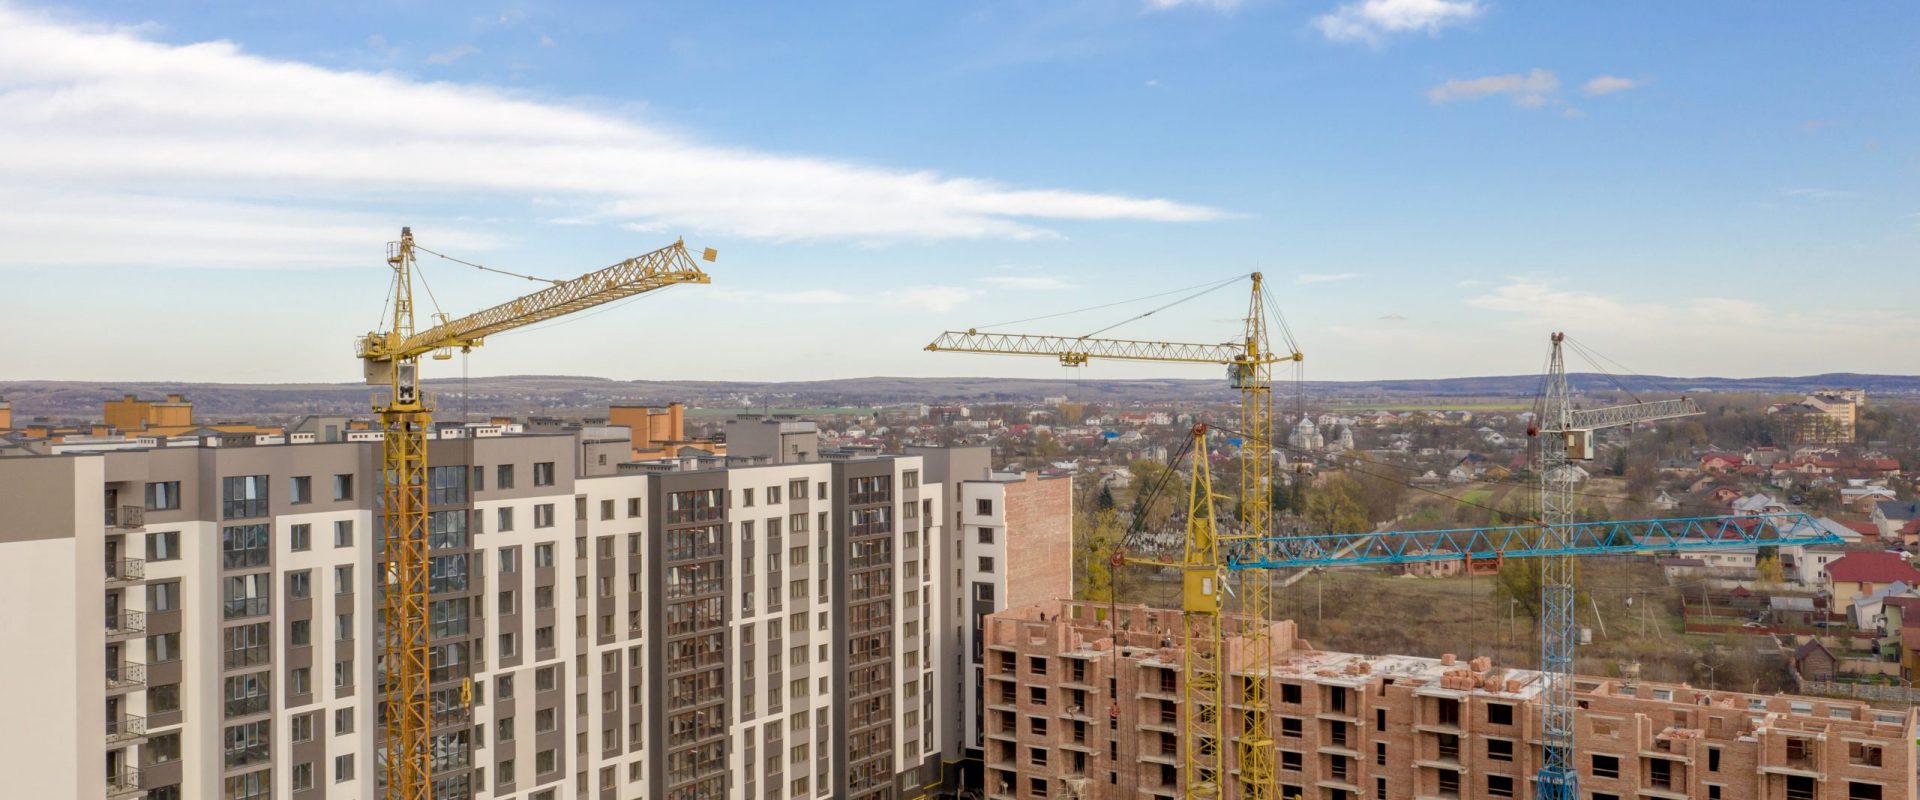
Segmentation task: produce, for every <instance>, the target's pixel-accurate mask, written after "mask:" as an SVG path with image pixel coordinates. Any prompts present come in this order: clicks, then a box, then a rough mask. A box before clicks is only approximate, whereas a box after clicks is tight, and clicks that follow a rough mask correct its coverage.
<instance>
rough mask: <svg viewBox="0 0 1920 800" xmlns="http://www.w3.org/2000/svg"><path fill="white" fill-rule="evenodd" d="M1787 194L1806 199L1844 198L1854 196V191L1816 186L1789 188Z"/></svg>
mask: <svg viewBox="0 0 1920 800" xmlns="http://www.w3.org/2000/svg"><path fill="white" fill-rule="evenodd" d="M1785 194H1786V196H1788V197H1798V198H1802V199H1806V200H1842V199H1845V198H1848V197H1852V196H1854V193H1853V192H1850V191H1847V190H1845V189H1820V188H1814V187H1807V188H1800V189H1788V190H1786V192H1785Z"/></svg>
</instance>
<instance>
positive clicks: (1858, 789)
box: [1847, 781, 1881, 800]
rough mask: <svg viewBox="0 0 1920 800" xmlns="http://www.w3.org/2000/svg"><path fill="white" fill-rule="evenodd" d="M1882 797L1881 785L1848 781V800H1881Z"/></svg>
mask: <svg viewBox="0 0 1920 800" xmlns="http://www.w3.org/2000/svg"><path fill="white" fill-rule="evenodd" d="M1880 797H1881V788H1880V784H1877V783H1861V782H1860V781H1847V800H1880Z"/></svg>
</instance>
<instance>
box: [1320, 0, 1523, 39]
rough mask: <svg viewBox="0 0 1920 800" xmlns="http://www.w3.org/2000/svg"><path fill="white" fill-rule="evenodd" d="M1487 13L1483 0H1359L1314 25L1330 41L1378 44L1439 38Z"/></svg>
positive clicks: (1342, 7) (1323, 17) (1325, 16)
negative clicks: (1404, 37)
mask: <svg viewBox="0 0 1920 800" xmlns="http://www.w3.org/2000/svg"><path fill="white" fill-rule="evenodd" d="M1484 11H1486V7H1485V6H1483V5H1481V4H1480V3H1479V0H1356V2H1350V3H1347V4H1345V5H1342V6H1340V7H1339V8H1336V9H1334V10H1333V12H1332V13H1329V14H1323V15H1321V16H1319V17H1316V18H1315V19H1314V21H1313V26H1314V27H1315V28H1317V29H1319V31H1320V35H1322V36H1325V37H1327V39H1328V40H1329V41H1335V42H1363V43H1366V44H1371V45H1378V44H1380V43H1381V42H1382V41H1384V40H1385V39H1386V37H1387V36H1390V35H1393V34H1398V33H1413V32H1425V33H1426V34H1427V35H1428V36H1437V35H1439V33H1440V30H1441V29H1442V28H1446V27H1450V26H1453V25H1458V24H1461V23H1463V22H1466V21H1468V20H1471V19H1473V18H1474V17H1478V16H1480V14H1481V13H1483V12H1484Z"/></svg>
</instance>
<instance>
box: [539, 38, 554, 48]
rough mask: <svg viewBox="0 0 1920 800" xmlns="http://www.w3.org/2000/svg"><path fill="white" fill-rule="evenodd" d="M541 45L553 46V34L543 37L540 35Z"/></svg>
mask: <svg viewBox="0 0 1920 800" xmlns="http://www.w3.org/2000/svg"><path fill="white" fill-rule="evenodd" d="M540 46H541V47H552V46H553V37H551V36H542V37H540Z"/></svg>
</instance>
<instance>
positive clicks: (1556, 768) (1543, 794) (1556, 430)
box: [1528, 332, 1700, 800]
mask: <svg viewBox="0 0 1920 800" xmlns="http://www.w3.org/2000/svg"><path fill="white" fill-rule="evenodd" d="M1551 338H1552V343H1553V352H1552V354H1551V356H1550V357H1549V358H1548V361H1547V374H1546V388H1545V391H1544V392H1543V393H1542V395H1541V398H1540V419H1538V420H1535V421H1534V427H1533V429H1531V430H1529V431H1528V432H1529V433H1534V434H1536V438H1538V440H1539V450H1538V466H1539V470H1540V473H1539V481H1540V487H1539V503H1540V514H1539V519H1540V523H1541V528H1540V538H1541V539H1542V546H1543V548H1545V549H1547V550H1548V551H1549V553H1550V554H1549V555H1546V556H1545V557H1543V558H1542V559H1541V562H1540V671H1541V673H1542V674H1543V675H1544V676H1545V681H1546V685H1545V687H1544V688H1545V693H1544V694H1545V697H1546V702H1545V703H1544V704H1543V705H1541V707H1540V715H1541V718H1540V728H1541V734H1542V736H1541V761H1540V772H1539V776H1538V777H1539V780H1538V787H1539V788H1538V791H1539V797H1540V799H1541V800H1579V797H1580V771H1579V768H1578V766H1577V765H1576V764H1575V763H1574V753H1575V742H1574V736H1573V727H1574V726H1573V722H1574V721H1573V710H1574V702H1573V657H1574V648H1575V646H1576V644H1577V643H1578V642H1579V638H1578V631H1577V630H1575V627H1574V617H1573V604H1574V599H1575V594H1574V581H1575V576H1574V566H1573V555H1572V551H1573V549H1574V544H1575V543H1574V542H1570V541H1567V540H1566V538H1565V537H1566V535H1567V534H1568V532H1569V531H1572V530H1575V528H1574V527H1572V523H1573V521H1574V484H1575V483H1577V482H1578V481H1577V478H1576V475H1575V473H1574V464H1573V462H1575V461H1585V460H1590V459H1592V458H1593V455H1594V452H1593V434H1594V431H1596V430H1599V429H1602V428H1611V427H1618V426H1625V425H1634V424H1638V423H1642V422H1652V421H1655V420H1662V419H1674V418H1677V417H1685V416H1692V415H1694V414H1699V413H1700V408H1699V406H1697V405H1695V404H1694V402H1693V401H1692V400H1690V399H1687V398H1684V397H1682V398H1679V399H1677V400H1662V401H1655V402H1651V403H1633V404H1629V405H1621V406H1612V407H1608V408H1602V409H1595V410H1591V411H1576V410H1574V408H1573V398H1572V395H1571V393H1570V392H1569V390H1568V388H1567V362H1566V357H1565V354H1564V353H1563V352H1562V344H1563V343H1564V342H1565V341H1566V338H1567V337H1566V334H1564V333H1559V332H1555V333H1554V334H1553V336H1552V337H1551Z"/></svg>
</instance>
